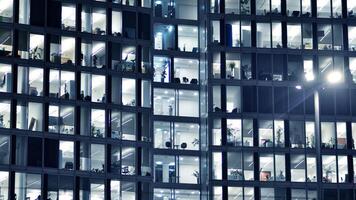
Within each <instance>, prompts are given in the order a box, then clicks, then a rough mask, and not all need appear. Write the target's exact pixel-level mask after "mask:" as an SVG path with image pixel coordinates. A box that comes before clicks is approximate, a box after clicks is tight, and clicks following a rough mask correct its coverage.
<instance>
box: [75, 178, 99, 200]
mask: <svg viewBox="0 0 356 200" xmlns="http://www.w3.org/2000/svg"><path fill="white" fill-rule="evenodd" d="M78 185H79V200H87V199H104V191H105V181H104V180H102V179H94V178H79V183H78Z"/></svg>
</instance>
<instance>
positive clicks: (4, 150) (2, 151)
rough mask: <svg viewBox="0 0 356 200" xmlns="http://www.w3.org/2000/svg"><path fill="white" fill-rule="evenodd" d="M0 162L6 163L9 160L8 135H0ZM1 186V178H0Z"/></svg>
mask: <svg viewBox="0 0 356 200" xmlns="http://www.w3.org/2000/svg"><path fill="white" fill-rule="evenodd" d="M0 144H1V146H0V155H1V158H0V164H2V165H8V164H9V162H10V160H9V159H10V136H6V135H0ZM1 173H2V172H0V174H1ZM0 186H1V180H0Z"/></svg>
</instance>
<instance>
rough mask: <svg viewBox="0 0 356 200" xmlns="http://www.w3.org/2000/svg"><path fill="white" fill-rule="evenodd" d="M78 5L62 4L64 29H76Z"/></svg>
mask: <svg viewBox="0 0 356 200" xmlns="http://www.w3.org/2000/svg"><path fill="white" fill-rule="evenodd" d="M75 21H76V7H75V5H74V4H65V3H64V4H62V29H63V30H67V31H75V29H76V28H75V26H76V22H75Z"/></svg>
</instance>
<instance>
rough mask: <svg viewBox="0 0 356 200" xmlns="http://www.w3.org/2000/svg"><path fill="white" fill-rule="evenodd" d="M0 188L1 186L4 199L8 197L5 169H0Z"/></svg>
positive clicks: (7, 174)
mask: <svg viewBox="0 0 356 200" xmlns="http://www.w3.org/2000/svg"><path fill="white" fill-rule="evenodd" d="M0 176H1V180H0V188H1V195H2V197H4V199H9V180H10V179H9V173H8V172H5V171H0Z"/></svg>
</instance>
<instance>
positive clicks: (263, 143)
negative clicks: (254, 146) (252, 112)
mask: <svg viewBox="0 0 356 200" xmlns="http://www.w3.org/2000/svg"><path fill="white" fill-rule="evenodd" d="M258 135H259V146H260V147H273V121H269V120H260V121H258Z"/></svg>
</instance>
